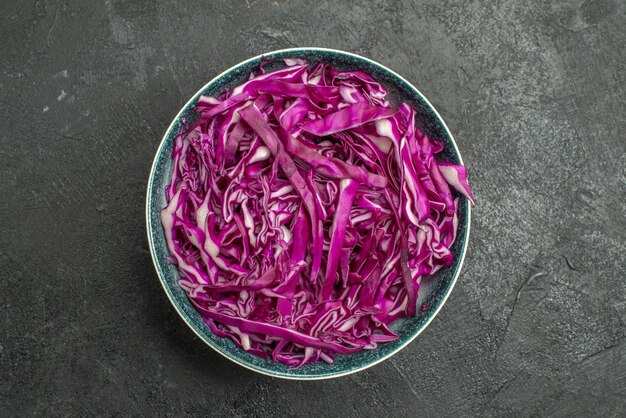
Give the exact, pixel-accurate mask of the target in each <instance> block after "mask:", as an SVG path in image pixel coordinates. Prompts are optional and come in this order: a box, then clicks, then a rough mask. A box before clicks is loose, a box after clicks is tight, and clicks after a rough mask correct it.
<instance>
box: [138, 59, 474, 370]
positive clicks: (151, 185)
mask: <svg viewBox="0 0 626 418" xmlns="http://www.w3.org/2000/svg"><path fill="white" fill-rule="evenodd" d="M316 53H317V54H335V55H338V56H344V57H347V58H350V59H354V60H357V61H362V62H364V63H367V64H369V65H371V66H373V67H376V68H377V70H379V71H382V72H384V73H387V75H390V76H391V77H392V78H394V79H395V81H398V82H400V83H401V84H403V86H402V87H404V88H406V89H407V90H409V91H410V93H411V94H413V95H415V96H417V98H419V100H420V101H421V102H422V103H423V104H425V105H426V107H427V108H428V110H429V111H430V112H431V113H432V115H434V116H435V118H436V120H437V122H438V123H439V124H440V125H441V127H442V128H443V131H444V132H445V134H446V135H447V137H448V138H447V139H448V142H449V145H450V146H451V147H452V150H451V151H452V152H453V154H454V156H455V158H456V159H457V161H458V162H459V163H460V164H463V159H462V158H461V153H460V152H459V149H458V147H457V145H456V142H455V140H454V137H453V136H452V133H451V132H450V129H449V128H448V126H447V125H446V123H445V121H444V120H443V118H442V117H441V115H439V112H437V110H436V109H435V107H434V106H433V105H432V104H431V103H430V101H428V99H427V98H426V97H425V96H424V95H423V94H422V93H421V92H420V91H419V90H418V89H417V88H416V87H415V86H414V85H413V84H412V83H410V82H409V81H408V80H406V79H405V78H404V77H402V76H401V75H399V74H398V73H396V72H395V71H393V70H391V69H389V68H387V67H386V66H384V65H382V64H380V63H378V62H376V61H374V60H371V59H369V58H366V57H363V56H361V55H357V54H354V53H351V52H345V51H341V50H336V49H331V48H318V47H299V48H287V49H280V50H275V51H270V52H265V53H263V54H260V55H257V56H254V57H252V58H248V59H247V60H245V61H242V62H240V63H238V64H236V65H234V66H232V67H230V68H229V69H227V70H226V71H223V72H222V73H220V74H219V75H217V76H216V77H214V78H213V79H212V80H211V81H209V82H208V83H206V84H205V85H204V86H202V88H200V89H199V90H198V91H197V92H196V93H195V94H194V95H193V97H192V98H191V99H189V101H187V103H186V104H185V105H184V106H183V107H182V108H181V110H180V111H179V112H178V113H177V114H176V117H175V118H174V119H173V120H172V123H171V124H170V125H169V127H168V128H167V130H166V131H165V134H164V135H163V139H162V140H161V143H160V144H159V147H158V149H157V152H156V154H155V158H154V161H153V162H152V167H151V169H150V177H149V180H148V186H147V192H146V230H147V235H148V243H149V245H150V255H151V257H152V262H153V264H154V267H155V269H156V271H157V275H158V276H159V281H160V282H161V286H162V287H163V290H164V291H165V294H166V295H167V297H168V299H169V300H170V302H171V303H172V305H173V306H174V309H175V310H176V312H177V313H178V315H179V316H180V317H181V318H182V319H183V321H184V322H185V323H186V324H187V326H189V328H191V330H192V331H193V332H194V333H195V334H196V335H197V336H198V337H199V338H200V339H201V340H202V341H204V343H205V344H207V345H208V346H209V347H211V348H213V349H214V350H215V351H217V352H218V353H219V354H221V355H222V356H224V357H226V358H227V359H229V360H231V361H232V362H234V363H236V364H238V365H240V366H242V367H245V368H246V369H249V370H252V371H254V372H257V373H261V374H264V375H267V376H272V377H278V378H282V379H290V380H323V379H331V378H335V377H341V376H347V375H350V374H353V373H356V372H359V371H362V370H365V369H368V368H370V367H372V366H375V365H376V364H378V363H380V362H382V361H384V360H387V359H389V358H390V357H392V356H393V355H394V354H396V353H398V352H399V351H400V350H402V349H403V348H405V347H406V346H408V345H409V344H410V343H411V342H413V340H415V338H417V336H418V335H419V334H421V333H422V332H423V331H424V330H425V329H426V327H428V325H429V324H430V323H431V322H432V320H433V319H434V318H435V317H436V316H437V314H438V313H439V311H440V310H441V308H442V307H443V305H445V303H446V301H447V299H448V297H449V296H450V293H451V292H452V289H453V288H454V285H455V284H456V282H457V279H458V277H459V275H460V273H461V269H462V267H463V262H464V261H465V255H466V253H467V245H468V241H469V234H470V229H471V205H469V204H466V210H465V216H464V219H462V221H461V220H460V222H459V225H461V224H462V223H464V224H465V225H466V228H465V233H464V234H463V235H462V236H458V237H457V240H460V248H459V250H460V253H459V254H457V257H458V261H457V262H456V263H455V264H454V265H453V266H452V267H453V268H455V271H454V272H453V273H452V278H451V279H450V280H449V282H448V285H447V287H446V288H445V289H444V290H443V296H442V297H441V298H440V300H439V301H438V302H437V305H438V306H437V307H436V308H435V309H434V310H433V311H432V312H430V313H429V317H428V318H426V320H425V322H423V323H422V325H421V326H420V327H419V328H418V329H417V330H416V331H415V333H414V334H413V335H411V336H409V338H407V339H406V340H405V341H404V342H403V343H402V344H400V345H398V346H397V347H395V348H394V349H392V350H391V351H389V352H388V353H386V354H385V355H384V356H382V357H380V358H377V359H375V360H374V361H371V362H368V363H364V364H361V365H359V366H356V367H353V368H351V369H348V370H345V371H340V372H332V373H319V374H307V375H304V374H298V370H299V369H294V370H290V371H289V372H281V371H276V370H271V369H269V368H264V367H261V366H259V365H256V364H252V363H249V362H246V361H244V360H242V359H240V358H236V357H233V356H232V355H230V354H229V353H228V352H227V351H226V350H225V349H224V348H222V347H220V346H218V345H217V344H215V343H214V342H213V341H211V340H210V339H208V338H206V337H205V335H203V334H202V332H201V330H200V329H198V328H197V327H196V325H195V324H193V323H192V322H191V320H190V318H189V317H188V316H187V314H186V313H185V312H184V311H183V308H182V307H181V306H180V305H179V304H178V303H177V301H176V300H175V299H174V295H173V293H172V289H171V288H170V285H169V284H168V283H167V281H166V273H165V272H164V270H163V268H162V267H161V265H160V264H159V261H158V257H157V245H156V242H155V241H156V240H155V234H154V230H153V226H152V224H151V222H150V221H151V217H150V215H151V213H153V211H155V210H157V211H159V212H160V211H161V208H159V207H155V205H153V199H152V197H153V194H154V193H155V192H158V190H155V177H156V170H157V163H158V160H159V156H161V154H162V153H163V150H164V148H165V147H166V143H167V139H168V137H169V136H170V135H171V133H172V130H173V129H174V128H175V126H176V125H177V122H178V121H179V120H180V119H181V117H182V116H183V115H184V114H185V113H186V112H187V111H188V109H189V108H190V106H191V105H192V104H193V103H195V102H196V101H197V99H198V98H199V97H200V95H201V94H202V93H203V92H204V91H205V90H207V89H208V88H210V86H212V85H213V84H214V83H217V82H218V81H220V79H222V78H224V77H225V76H227V75H228V74H230V73H231V72H236V71H237V70H238V69H240V68H242V67H245V66H247V65H248V64H250V63H252V62H254V61H261V60H263V59H264V58H279V57H283V56H288V55H292V56H293V55H296V54H301V55H313V54H316ZM206 329H208V327H206ZM209 332H210V330H209ZM378 350H379V349H378Z"/></svg>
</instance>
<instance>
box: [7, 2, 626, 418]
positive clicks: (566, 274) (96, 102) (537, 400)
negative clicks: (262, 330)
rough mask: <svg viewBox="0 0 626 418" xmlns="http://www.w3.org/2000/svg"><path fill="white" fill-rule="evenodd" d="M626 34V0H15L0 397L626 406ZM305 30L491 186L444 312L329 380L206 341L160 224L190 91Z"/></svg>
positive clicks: (93, 411)
mask: <svg viewBox="0 0 626 418" xmlns="http://www.w3.org/2000/svg"><path fill="white" fill-rule="evenodd" d="M531 3H533V4H531ZM625 45H626V5H625V3H624V1H621V0H620V1H617V0H611V1H591V0H589V1H585V2H581V1H553V2H550V3H549V4H548V2H528V1H521V0H520V1H483V2H477V1H448V0H444V1H442V0H431V1H427V2H408V1H400V2H392V1H388V2H383V1H366V2H365V1H364V2H342V3H341V4H338V2H334V1H316V2H309V1H303V0H302V1H291V0H289V1H286V0H283V1H273V2H267V1H261V0H257V1H253V0H247V1H223V2H208V4H205V2H202V1H198V0H193V1H158V2H154V1H151V0H143V1H142V0H139V1H137V0H135V1H109V2H95V1H94V2H81V1H60V2H56V3H55V2H52V1H37V2H32V1H23V2H22V1H19V2H12V1H8V0H5V1H2V2H1V4H0V68H1V73H0V121H1V124H2V125H1V126H2V129H0V140H1V142H0V196H2V197H1V198H0V213H1V215H2V216H1V217H0V273H1V275H2V279H1V280H0V415H2V416H12V415H20V416H21V415H31V414H33V415H45V416H59V415H68V416H89V415H115V414H123V415H128V414H130V415H149V416H152V415H171V416H181V415H187V414H189V415H196V414H197V415H230V414H237V415H272V414H275V415H280V416H283V415H290V416H304V415H310V416H316V417H322V416H337V415H342V416H383V415H387V416H408V415H421V416H462V415H463V416H466V415H475V416H499V415H522V416H532V415H535V416H536V415H554V416H581V415H593V416H625V415H626V401H625V399H626V342H625V333H626V326H625V323H626V257H625V256H626V220H625V212H626V182H625V176H626V172H625V171H626V156H625V155H626V154H625V153H626V150H625V148H626V134H625V132H626V105H625V103H626V101H625V99H624V97H626V52H625V51H626V49H625ZM291 46H325V47H334V48H340V49H345V50H347V51H353V52H356V53H360V54H363V55H366V56H368V57H371V58H373V59H375V60H378V61H380V62H382V63H383V64H386V65H388V66H389V67H391V68H392V69H394V70H396V71H398V72H399V73H400V74H403V75H405V76H406V77H407V78H408V79H409V80H410V81H412V82H414V83H415V84H416V85H417V86H418V87H419V88H420V89H421V90H422V91H423V92H424V94H426V96H427V97H429V98H430V99H431V100H432V102H433V103H434V105H435V106H436V107H437V109H439V111H440V112H441V113H442V115H443V117H444V119H445V120H446V121H447V122H448V125H449V126H450V128H451V130H452V132H453V133H454V134H455V136H456V138H457V141H458V144H459V147H460V149H461V151H462V153H463V156H464V158H465V161H466V163H467V165H468V167H469V170H470V176H471V177H470V180H471V182H472V185H473V187H474V191H475V194H476V197H477V202H478V206H476V209H475V211H474V222H473V228H472V229H473V231H472V236H471V242H470V249H469V254H468V258H467V260H466V264H465V269H464V271H463V273H462V275H461V278H460V281H459V283H458V284H457V287H456V288H455V290H454V292H453V294H452V297H451V298H450V300H449V301H448V303H447V304H446V306H445V307H444V309H443V310H442V312H441V313H440V315H439V316H438V317H437V318H436V319H435V320H434V321H433V323H432V324H431V325H430V327H429V328H428V329H427V330H426V332H425V333H423V334H422V335H421V336H420V337H419V338H418V339H417V341H415V342H414V343H413V344H412V345H411V346H410V347H408V348H407V349H405V350H404V351H402V352H401V353H399V354H398V355H397V356H395V357H394V358H393V359H392V360H390V361H386V362H384V363H382V364H380V365H378V366H376V367H374V368H372V369H370V370H368V371H365V372H362V373H360V374H357V375H353V376H350V377H347V378H342V379H338V380H333V381H322V382H308V383H306V382H305V383H297V382H295V383H294V382H287V381H281V380H275V379H270V378H266V377H263V376H259V375H256V374H253V373H251V372H248V371H246V370H244V369H242V368H240V367H238V366H236V365H234V364H231V363H230V362H228V361H227V360H225V359H223V358H221V357H220V356H219V355H218V354H216V353H214V352H213V351H211V350H210V349H209V348H207V347H206V346H204V345H203V344H202V343H201V342H200V341H199V340H198V339H197V338H195V337H194V335H193V334H192V332H191V331H190V330H189V329H187V327H186V326H185V325H184V324H183V322H182V321H181V320H180V319H179V318H178V317H177V315H176V313H175V311H174V309H173V308H172V307H171V306H170V305H169V302H168V301H167V299H166V298H165V295H164V293H163V291H162V290H161V288H160V284H159V283H158V280H157V277H156V274H155V272H154V270H153V267H152V264H151V261H150V256H149V253H148V248H147V241H146V238H145V236H144V235H145V227H144V193H145V186H146V182H147V176H148V170H149V167H150V164H151V162H152V158H153V156H154V153H155V151H156V148H157V145H158V143H159V141H160V139H161V135H162V134H163V132H164V130H165V128H166V127H167V125H168V124H169V122H170V121H171V119H172V117H173V116H174V115H175V114H176V112H177V111H178V109H179V108H180V107H181V105H182V104H183V103H184V102H185V101H186V100H187V98H188V97H190V96H191V95H192V94H193V93H194V92H195V91H196V90H197V89H198V88H199V87H200V86H202V85H203V84H204V83H205V82H206V81H208V80H209V79H210V78H212V77H213V76H214V75H216V74H217V73H218V72H221V71H222V70H223V69H225V68H228V67H230V66H231V65H233V64H235V63H237V62H239V61H241V60H242V59H245V58H247V57H250V56H253V55H256V54H258V53H260V52H263V51H267V50H271V49H277V48H283V47H291Z"/></svg>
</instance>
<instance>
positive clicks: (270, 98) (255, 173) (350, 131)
mask: <svg viewBox="0 0 626 418" xmlns="http://www.w3.org/2000/svg"><path fill="white" fill-rule="evenodd" d="M285 63H286V67H285V68H283V69H280V70H278V71H274V72H267V71H266V70H265V68H264V66H265V65H266V64H267V63H266V62H264V63H263V65H262V66H261V68H260V71H259V73H258V74H256V75H255V74H252V75H251V76H250V79H249V80H248V81H247V82H245V83H244V84H242V85H240V86H237V87H235V88H234V89H233V90H232V91H226V92H224V93H223V94H222V95H220V96H219V97H209V96H201V97H200V99H199V100H198V102H197V104H196V108H195V110H196V112H197V114H198V118H197V119H196V120H195V121H194V122H193V123H191V124H190V125H189V126H188V127H186V128H184V129H182V130H181V132H180V133H179V135H178V136H177V137H176V140H175V143H174V150H173V152H172V159H173V170H172V175H171V181H170V184H169V185H168V186H167V188H166V191H165V196H166V199H167V206H166V207H165V208H164V209H163V211H162V212H161V220H162V223H163V228H164V231H165V237H166V241H167V245H168V249H169V252H170V256H169V258H168V259H169V260H170V261H171V262H172V263H173V264H175V265H176V266H177V268H178V270H179V272H180V275H181V278H180V280H179V284H180V286H181V288H182V289H183V290H184V291H185V292H186V293H187V295H188V297H189V299H190V301H191V302H192V304H193V305H194V306H195V307H196V309H197V311H198V312H199V313H200V315H201V316H202V318H203V319H204V321H205V322H206V324H207V326H208V327H209V328H210V329H211V331H212V332H213V333H214V334H216V335H218V336H219V337H223V338H230V339H232V340H233V341H234V342H235V343H236V344H238V345H239V346H240V347H242V348H243V349H244V350H246V351H248V352H250V353H252V354H255V355H258V356H261V357H264V358H270V357H271V358H272V359H273V360H274V361H278V362H282V363H285V364H288V365H290V366H292V367H300V366H302V365H303V364H306V363H311V362H315V361H318V360H321V361H326V362H332V361H333V357H334V355H335V354H337V353H339V354H351V353H355V352H358V351H360V350H364V349H374V348H376V347H377V345H378V344H379V343H384V342H388V341H393V340H395V339H397V338H398V336H397V335H396V334H394V333H393V332H392V331H391V330H390V329H389V325H390V324H391V322H393V321H394V320H395V319H396V318H398V317H400V316H414V315H415V314H416V310H417V305H416V304H417V302H416V301H417V293H418V289H419V283H420V280H421V279H422V278H423V277H425V276H429V275H432V274H434V273H435V272H436V271H438V270H439V269H441V268H442V267H445V266H449V265H450V264H451V263H452V258H453V255H452V252H451V250H450V248H451V246H452V244H453V243H454V240H455V238H456V232H457V226H458V217H457V208H458V199H459V198H458V197H457V198H455V197H454V196H453V194H452V192H451V190H450V187H449V186H452V188H453V189H454V190H456V191H458V192H459V193H460V194H462V195H463V196H465V197H467V198H468V199H469V200H470V201H471V202H472V203H473V202H474V198H473V195H472V192H471V190H470V188H469V186H468V184H467V172H466V170H465V167H463V166H460V165H455V164H449V163H444V162H438V161H437V160H436V158H435V155H436V154H438V153H439V152H441V151H442V149H443V146H442V145H441V143H439V142H435V141H432V140H431V139H430V138H428V137H427V136H426V135H425V134H424V133H422V132H421V131H420V130H419V129H418V128H417V127H416V125H415V113H414V111H413V109H412V108H411V107H410V106H408V105H406V104H402V105H401V106H399V108H398V109H393V108H392V107H391V106H390V105H389V103H388V102H387V100H386V99H385V96H386V93H387V92H386V90H385V88H384V87H383V86H382V85H380V84H379V83H377V82H376V81H375V80H374V79H373V78H372V77H371V76H369V75H368V74H365V73H363V72H361V71H337V70H335V69H333V68H331V66H330V65H328V64H324V63H318V64H316V65H313V66H309V63H307V62H306V61H304V60H301V59H290V60H286V61H285ZM422 309H423V306H422Z"/></svg>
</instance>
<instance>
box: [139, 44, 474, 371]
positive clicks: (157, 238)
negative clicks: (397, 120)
mask: <svg viewBox="0 0 626 418" xmlns="http://www.w3.org/2000/svg"><path fill="white" fill-rule="evenodd" d="M296 57H297V58H305V59H307V60H309V61H310V62H317V61H320V60H321V61H324V62H329V63H331V64H332V65H333V66H334V67H335V68H338V69H346V70H347V69H359V70H362V71H365V72H367V73H369V74H371V75H372V76H373V77H374V78H375V79H376V80H377V81H379V82H381V83H382V84H383V85H384V86H385V87H386V88H387V89H388V90H389V94H388V98H389V100H390V102H391V103H392V104H393V105H396V104H398V103H400V102H406V103H410V104H411V105H413V107H414V108H415V111H416V114H417V117H416V123H417V125H418V126H419V128H420V129H421V130H422V131H423V132H425V133H426V134H427V135H429V137H431V138H435V139H438V140H441V141H442V142H443V143H444V145H445V149H444V151H443V153H442V154H441V155H440V160H443V161H448V162H454V163H457V164H460V163H462V161H461V156H460V154H459V151H458V149H457V147H456V144H455V143H454V140H453V138H452V135H451V134H450V132H449V130H448V128H447V127H446V125H445V123H444V122H443V120H442V119H441V117H440V116H439V115H438V113H437V112H436V111H435V109H434V108H433V107H432V105H431V104H430V103H429V102H428V101H427V100H426V99H425V98H424V96H422V94H421V93H420V92H419V91H418V90H417V89H415V87H413V86H412V85H411V84H410V83H409V82H407V81H406V80H405V79H403V78H402V77H400V76H399V75H397V74H396V73H394V72H393V71H391V70H389V69H387V68H386V67H384V66H382V65H380V64H378V63H375V62H373V61H371V60H369V59H367V58H363V57H360V56H357V55H354V54H350V53H346V52H341V51H335V50H328V49H318V48H297V49H290V50H281V51H275V52H270V53H267V54H263V55H261V56H258V57H254V58H251V59H249V60H246V61H244V62H242V63H240V64H238V65H236V66H235V67H233V68H231V69H229V70H227V71H226V72H224V73H222V74H220V75H219V76H217V77H216V78H215V79H213V80H211V81H210V82H209V83H208V84H206V85H205V86H204V87H202V89H201V90H200V91H198V93H196V95H195V96H194V97H193V98H192V99H191V100H190V101H189V102H188V103H187V104H186V105H185V107H183V109H181V111H180V112H179V114H178V115H177V116H176V118H175V119H174V121H173V122H172V124H171V125H170V127H169V129H168V130H167V132H166V133H165V136H164V138H163V141H162V143H161V145H160V147H159V149H158V151H157V155H156V157H155V161H154V164H153V166H152V171H151V173H150V179H149V182H148V195H147V203H146V210H147V212H146V216H147V229H148V240H149V243H150V250H151V253H152V258H153V261H154V264H155V267H156V270H157V273H158V276H159V279H160V280H161V283H162V285H163V288H164V289H165V292H166V293H167V295H168V297H169V299H170V300H171V301H172V304H173V305H174V307H175V308H176V310H177V311H178V313H179V314H180V315H181V317H182V318H183V319H184V321H185V322H186V323H187V324H188V325H189V326H190V327H191V328H192V330H193V331H194V332H195V333H196V334H197V335H198V336H199V337H200V338H201V339H202V340H204V341H205V342H206V343H207V344H208V345H210V346H211V347H213V348H214V349H215V350H217V351H218V352H219V353H221V354H223V355H225V356H226V357H227V358H229V359H231V360H233V361H234V362H236V363H238V364H240V365H242V366H244V367H247V368H249V369H252V370H255V371H257V372H260V373H264V374H268V375H272V376H276V377H283V378H295V379H321V378H329V377H336V376H341V375H345V374H349V373H352V372H355V371H359V370H362V369H365V368H367V367H369V366H372V365H374V364H376V363H378V362H380V361H382V360H384V359H386V358H388V357H390V356H391V355H393V354H394V353H396V352H397V351H399V350H400V349H402V348H403V347H404V346H406V345H407V344H408V343H410V342H411V341H412V340H413V339H414V338H415V337H416V336H417V335H418V334H419V333H420V332H421V331H422V330H423V329H424V328H425V327H426V326H427V325H428V323H429V322H430V321H431V320H432V319H433V318H434V316H435V315H436V314H437V312H438V311H439V309H440V308H441V306H442V305H443V304H444V302H445V300H446V299H447V297H448V295H449V293H450V291H451V290H452V287H453V286H454V283H455V281H456V278H457V276H458V274H459V272H460V269H461V265H462V263H463V258H464V255H465V250H466V245H467V238H468V235H469V224H470V208H469V204H468V202H467V200H466V199H464V198H462V199H460V205H459V208H458V215H459V230H458V236H457V240H456V242H455V243H454V245H453V248H452V251H453V253H454V255H455V258H454V263H453V265H452V266H450V267H448V268H445V269H442V270H440V271H439V272H438V273H437V274H435V275H434V276H433V277H430V278H427V279H424V280H422V284H421V287H420V292H419V299H418V301H417V303H418V306H420V307H422V309H418V313H417V316H416V317H414V318H400V319H398V320H396V321H395V322H394V323H393V325H392V327H391V328H392V329H393V330H394V331H395V332H396V333H398V335H399V336H400V338H399V339H398V340H397V341H394V342H390V343H384V344H379V347H378V348H377V349H376V350H365V351H362V352H360V353H357V354H353V355H350V356H345V355H338V356H336V358H335V361H334V363H332V364H327V363H324V362H317V363H313V364H309V365H305V366H303V367H301V368H299V369H290V368H289V367H288V366H286V365H284V364H280V363H274V362H271V361H265V360H263V359H261V358H259V357H256V356H254V355H252V354H249V353H247V352H245V351H243V350H242V349H240V348H239V347H237V346H236V345H235V344H234V343H233V342H232V341H230V340H229V339H222V338H219V337H217V336H215V335H213V333H211V331H210V330H209V328H208V327H207V326H206V325H205V324H204V322H203V320H202V318H201V317H200V315H199V314H198V313H197V312H196V310H195V308H194V307H193V306H192V305H191V303H190V302H189V301H188V299H187V296H186V295H185V292H184V291H183V290H182V289H181V288H180V287H179V285H178V283H177V281H178V279H179V274H178V271H177V270H176V267H175V266H173V265H171V264H170V263H169V262H168V261H167V259H166V257H167V255H168V250H167V246H166V243H165V237H164V233H163V229H162V227H161V221H160V217H159V216H160V211H161V209H162V208H163V207H164V206H165V196H164V192H163V191H164V190H165V186H166V184H167V183H168V179H169V178H170V173H171V169H172V160H171V158H170V156H171V152H172V145H173V142H174V137H175V136H176V134H177V133H178V132H179V129H180V127H181V124H182V123H183V119H184V118H186V119H187V120H189V119H193V117H194V111H193V108H194V105H195V103H196V101H197V99H198V97H199V96H200V95H201V94H206V95H213V96H217V95H218V94H219V93H220V92H222V91H223V90H224V89H226V88H233V87H235V86H237V85H238V84H241V83H242V82H244V81H245V80H247V78H248V76H249V74H250V73H251V72H252V71H257V70H258V65H259V63H260V62H262V61H264V60H267V59H276V61H273V62H271V63H270V64H269V65H268V66H267V67H266V68H267V69H268V70H270V71H271V70H274V69H277V68H279V67H282V66H283V65H284V64H282V60H280V59H281V58H296Z"/></svg>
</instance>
